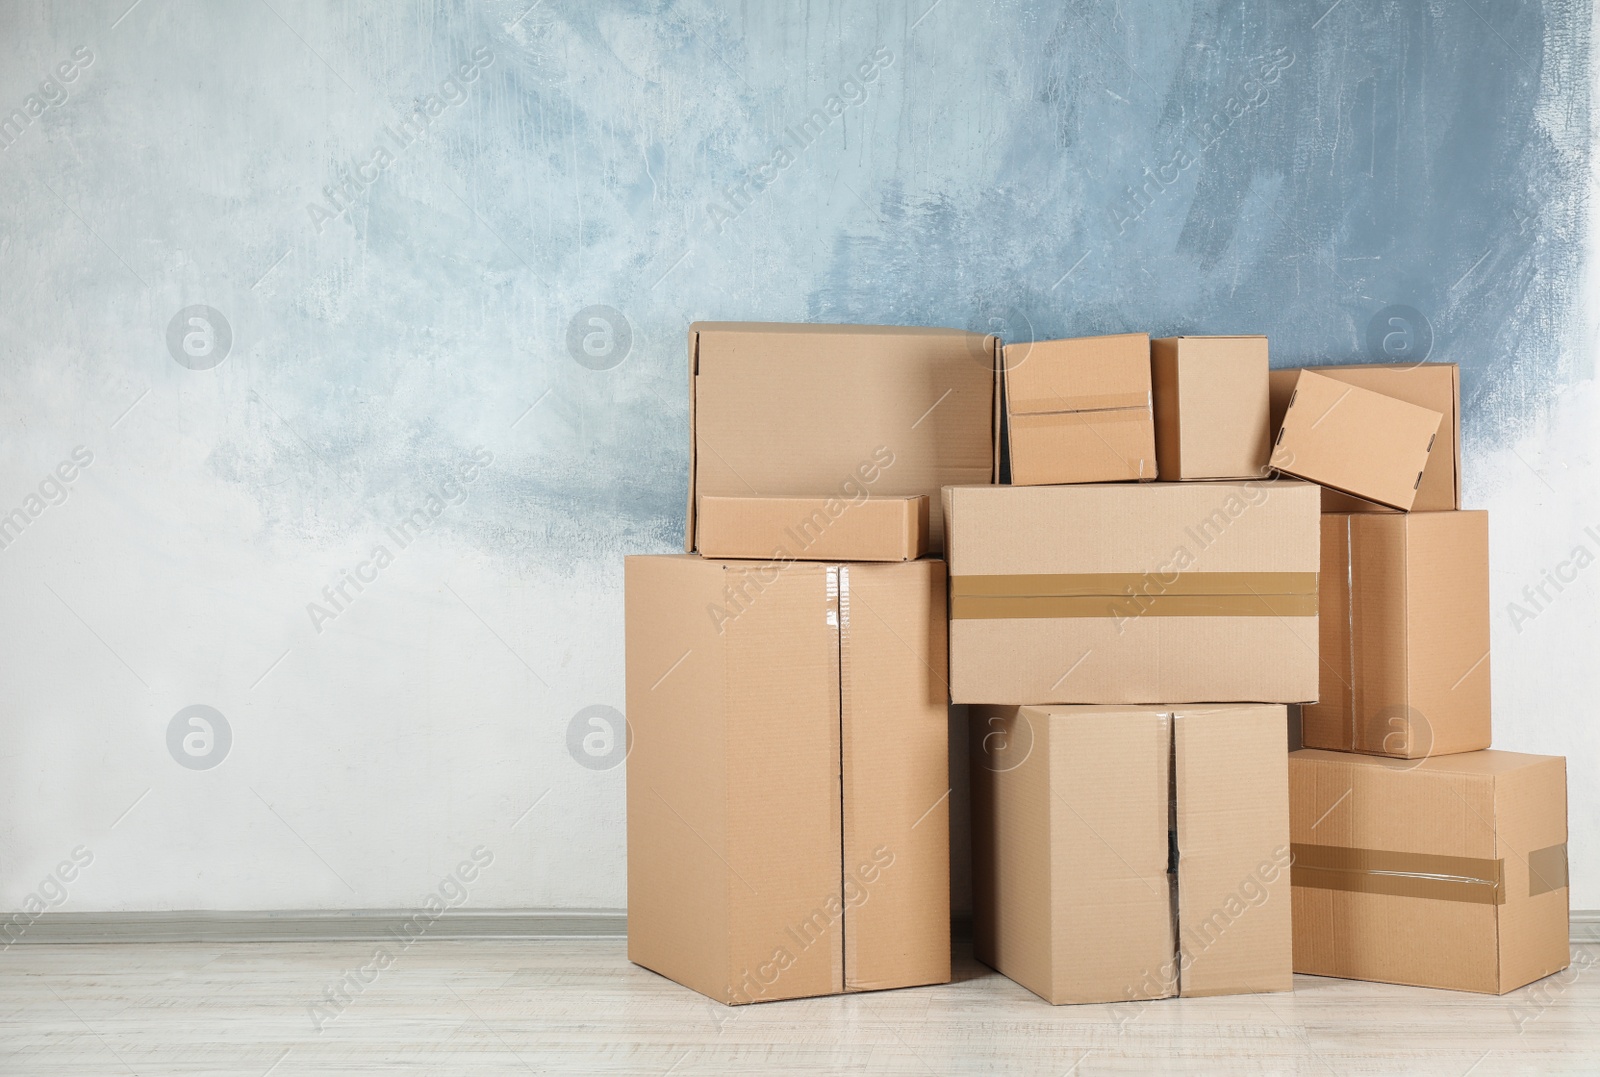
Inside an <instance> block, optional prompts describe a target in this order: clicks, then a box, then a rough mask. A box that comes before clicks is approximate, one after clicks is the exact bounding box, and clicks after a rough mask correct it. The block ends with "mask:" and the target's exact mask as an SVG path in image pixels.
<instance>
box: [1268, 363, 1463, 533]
mask: <svg viewBox="0 0 1600 1077" xmlns="http://www.w3.org/2000/svg"><path fill="white" fill-rule="evenodd" d="M1300 369H1301V368H1287V369H1282V370H1274V371H1272V373H1271V374H1270V376H1269V379H1268V386H1269V388H1270V393H1271V406H1272V420H1271V421H1272V429H1273V430H1277V429H1278V427H1279V426H1281V425H1282V423H1283V414H1284V412H1285V411H1287V410H1288V409H1289V396H1290V394H1292V393H1293V392H1294V383H1295V379H1296V378H1298V377H1299V376H1300ZM1305 369H1310V370H1312V371H1315V372H1316V373H1317V374H1320V375H1322V376H1323V377H1325V378H1332V379H1333V380H1335V381H1341V382H1344V383H1345V384H1347V385H1358V386H1360V387H1361V388H1363V389H1370V390H1371V391H1372V392H1375V393H1381V394H1383V395H1384V396H1392V397H1394V398H1395V399H1396V400H1403V401H1405V402H1406V403H1407V404H1415V405H1416V406H1417V407H1419V408H1427V409H1428V410H1429V411H1437V412H1439V413H1440V414H1441V415H1442V416H1443V419H1442V420H1441V422H1440V423H1439V438H1438V440H1437V441H1436V442H1435V443H1434V446H1433V451H1432V452H1430V453H1428V462H1427V464H1426V465H1424V467H1423V469H1422V481H1421V482H1420V483H1418V484H1417V496H1416V498H1415V500H1413V501H1412V502H1411V508H1412V510H1413V511H1418V512H1446V511H1449V510H1451V509H1459V508H1460V507H1461V372H1460V369H1459V368H1458V367H1457V366H1456V364H1455V363H1420V364H1417V365H1415V366H1412V365H1407V364H1402V363H1357V364H1354V365H1351V366H1318V367H1309V368H1305ZM1322 511H1323V512H1395V511H1397V510H1395V509H1392V508H1390V507H1389V506H1387V505H1379V504H1377V503H1376V502H1372V501H1363V500H1361V499H1360V498H1357V497H1351V496H1349V495H1348V494H1341V493H1340V492H1339V491H1337V490H1329V489H1324V490H1323V491H1322Z"/></svg>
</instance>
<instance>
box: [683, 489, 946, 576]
mask: <svg viewBox="0 0 1600 1077" xmlns="http://www.w3.org/2000/svg"><path fill="white" fill-rule="evenodd" d="M928 505H929V499H928V496H927V495H926V494H912V495H908V496H903V497H892V496H890V497H872V496H868V497H860V498H842V497H711V496H704V497H701V498H700V507H699V524H698V525H697V526H696V529H695V543H696V545H697V546H698V547H699V552H700V553H701V554H702V555H704V556H706V557H732V558H741V557H754V558H761V559H771V560H774V561H793V560H804V561H914V560H916V559H917V558H918V557H921V556H922V555H923V554H925V553H927V552H928Z"/></svg>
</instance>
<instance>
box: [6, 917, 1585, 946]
mask: <svg viewBox="0 0 1600 1077" xmlns="http://www.w3.org/2000/svg"><path fill="white" fill-rule="evenodd" d="M416 915H417V914H416V910H414V909H352V910H348V911H342V912H315V911H309V910H304V911H287V912H98V913H97V912H88V913H85V912H52V913H46V914H45V915H43V916H41V917H40V918H39V919H37V920H35V921H34V922H33V923H32V924H30V925H28V926H27V928H26V929H21V928H18V927H17V926H15V925H14V926H13V927H12V928H11V933H12V939H13V942H14V943H18V944H20V943H54V944H63V943H111V942H128V943H172V942H211V943H239V942H340V941H350V940H363V939H378V938H391V937H393V935H394V933H395V932H399V931H401V930H402V925H403V924H405V923H407V922H408V921H412V922H413V928H412V932H411V933H413V934H415V921H414V920H413V918H414V917H415V916H416ZM1571 924H1572V929H1571V938H1572V941H1573V942H1574V943H1580V944H1581V943H1588V944H1600V909H1575V910H1573V912H1572V917H1571ZM965 926H966V925H965V924H964V923H963V924H961V925H958V931H957V933H958V934H962V932H961V931H960V930H959V929H960V928H961V927H965ZM19 932H20V934H19ZM627 934H628V914H627V912H626V910H623V909H488V910H473V911H468V910H464V909H463V910H454V909H452V910H450V911H447V912H446V913H445V914H444V915H442V916H440V917H439V918H438V919H436V920H434V921H433V922H432V923H430V924H428V925H427V926H426V929H425V931H424V932H423V937H426V938H436V939H621V938H626V937H627ZM965 934H968V935H970V930H968V931H967V932H965ZM5 945H6V942H5V940H4V938H0V948H3V947H4V946H5Z"/></svg>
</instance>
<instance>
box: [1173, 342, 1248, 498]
mask: <svg viewBox="0 0 1600 1077" xmlns="http://www.w3.org/2000/svg"><path fill="white" fill-rule="evenodd" d="M1150 381H1151V390H1152V393H1153V397H1152V399H1153V401H1154V404H1155V420H1156V465H1157V470H1158V472H1159V474H1160V476H1161V478H1163V479H1166V480H1178V479H1258V478H1261V477H1262V476H1263V475H1265V474H1266V473H1267V457H1268V456H1270V455H1271V453H1272V433H1271V430H1270V429H1269V426H1268V419H1269V409H1268V406H1267V338H1266V337H1263V336H1249V337H1163V338H1161V339H1159V340H1152V341H1151V342H1150Z"/></svg>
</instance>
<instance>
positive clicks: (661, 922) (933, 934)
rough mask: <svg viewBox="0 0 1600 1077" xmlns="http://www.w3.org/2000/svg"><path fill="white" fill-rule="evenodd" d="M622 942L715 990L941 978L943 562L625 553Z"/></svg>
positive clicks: (945, 887) (944, 963)
mask: <svg viewBox="0 0 1600 1077" xmlns="http://www.w3.org/2000/svg"><path fill="white" fill-rule="evenodd" d="M625 604H626V622H627V623H626V631H627V718H628V727H629V730H630V733H631V748H630V750H629V756H628V761H627V781H628V958H629V960H631V961H633V962H635V963H636V964H639V965H643V966H644V967H645V968H649V969H653V970H655V971H656V972H659V973H661V974H662V975H663V976H666V977H669V978H670V979H673V980H676V981H677V982H678V983H681V984H683V985H685V986H687V987H691V988H693V989H694V990H696V991H699V992H701V993H702V994H705V995H708V996H710V997H711V998H713V999H716V1000H717V1001H719V1002H723V1003H727V1004H729V1005H736V1004H741V1003H747V1002H761V1001H771V1000H773V999H785V998H802V997H805V996H810V995H828V994H834V993H838V992H842V991H874V990H879V989H882V988H889V987H910V986H914V985H918V984H930V983H944V982H946V981H948V980H949V979H950V825H949V824H950V820H949V809H948V800H947V799H946V797H947V794H948V791H949V788H950V784H949V781H948V778H949V727H948V719H947V711H946V706H945V700H944V696H945V686H944V677H945V618H944V609H945V585H944V565H943V563H942V562H939V561H933V560H922V561H909V562H905V563H902V564H865V565H830V564H822V563H814V562H792V563H788V564H781V565H780V564H763V563H757V562H749V561H714V560H708V559H705V558H701V557H698V556H691V555H674V556H665V557H629V558H628V559H627V562H626V593H625Z"/></svg>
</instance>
